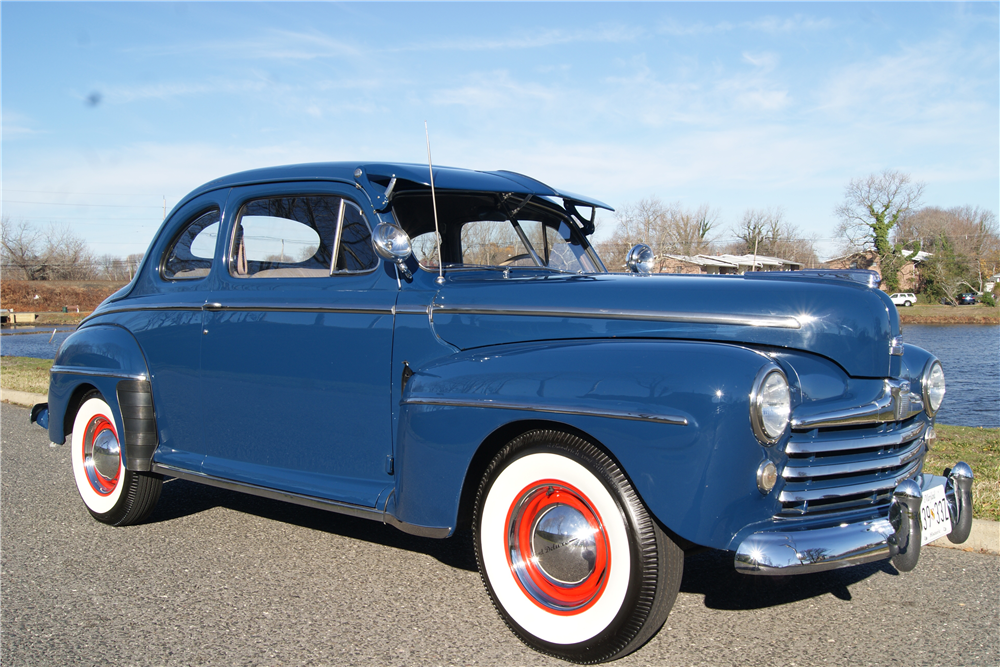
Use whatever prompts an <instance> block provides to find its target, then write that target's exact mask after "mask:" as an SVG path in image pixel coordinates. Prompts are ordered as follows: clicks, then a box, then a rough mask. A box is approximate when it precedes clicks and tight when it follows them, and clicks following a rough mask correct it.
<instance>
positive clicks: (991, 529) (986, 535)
mask: <svg viewBox="0 0 1000 667" xmlns="http://www.w3.org/2000/svg"><path fill="white" fill-rule="evenodd" d="M927 546H930V547H946V548H948V549H961V550H962V551H979V552H983V551H985V552H988V553H991V554H998V555H1000V521H988V520H987V519H973V520H972V532H971V533H969V539H967V540H966V541H965V542H963V543H962V544H952V543H951V542H950V541H948V538H947V537H942V538H941V539H939V540H934V541H933V542H931V543H930V544H928V545H927Z"/></svg>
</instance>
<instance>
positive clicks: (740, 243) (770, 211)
mask: <svg viewBox="0 0 1000 667" xmlns="http://www.w3.org/2000/svg"><path fill="white" fill-rule="evenodd" d="M733 235H734V236H735V237H736V239H737V240H736V242H735V243H734V244H731V245H730V246H729V247H728V248H727V250H728V251H729V252H731V253H732V254H734V255H749V254H756V255H764V256H768V257H780V258H781V259H787V260H790V261H793V262H797V263H799V264H802V265H803V266H807V267H814V266H817V265H818V259H817V257H816V250H815V245H814V242H813V240H812V239H808V238H805V237H804V236H803V235H802V232H801V231H800V230H799V229H798V228H797V227H796V226H795V225H793V224H791V223H790V222H788V221H786V220H785V212H784V210H783V209H781V208H780V207H774V208H766V209H747V210H746V211H744V212H743V217H742V218H740V221H739V222H738V223H736V225H735V227H734V229H733Z"/></svg>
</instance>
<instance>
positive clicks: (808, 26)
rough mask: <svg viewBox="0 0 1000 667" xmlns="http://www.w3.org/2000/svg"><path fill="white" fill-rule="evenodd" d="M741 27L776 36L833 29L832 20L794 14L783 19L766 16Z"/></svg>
mask: <svg viewBox="0 0 1000 667" xmlns="http://www.w3.org/2000/svg"><path fill="white" fill-rule="evenodd" d="M741 26H742V27H744V28H746V29H748V30H755V31H760V32H767V33H772V34H777V33H791V32H807V31H813V30H829V29H831V28H833V27H834V23H833V21H832V20H830V19H827V18H824V19H814V18H810V17H808V16H801V15H798V14H796V15H795V16H791V17H788V18H784V19H783V18H779V17H776V16H766V17H764V18H761V19H758V20H756V21H749V22H746V23H743V24H741Z"/></svg>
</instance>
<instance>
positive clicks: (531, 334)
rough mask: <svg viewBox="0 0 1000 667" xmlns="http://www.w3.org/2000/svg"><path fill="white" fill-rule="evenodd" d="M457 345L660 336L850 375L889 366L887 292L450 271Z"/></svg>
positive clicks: (812, 281)
mask: <svg viewBox="0 0 1000 667" xmlns="http://www.w3.org/2000/svg"><path fill="white" fill-rule="evenodd" d="M431 319H432V322H433V326H434V330H435V333H436V334H437V336H439V337H440V338H441V339H442V340H444V341H446V342H447V343H449V344H451V345H454V346H456V347H458V348H460V349H470V348H479V347H485V346H490V345H499V344H505V343H515V342H527V341H543V340H556V339H560V340H563V339H592V338H668V339H687V340H710V341H719V342H727V343H739V344H747V345H753V346H773V347H778V348H786V349H797V350H803V351H807V352H812V353H815V354H819V355H822V356H824V357H827V358H829V359H831V360H833V361H835V362H836V363H837V364H839V365H840V366H841V367H842V368H843V369H844V370H845V371H846V372H847V373H848V374H849V375H851V376H855V377H886V376H890V375H892V373H893V370H894V369H893V367H892V365H891V359H892V357H891V355H890V346H891V344H892V341H893V339H894V338H895V337H897V336H899V317H898V315H897V313H896V309H895V307H894V306H893V305H892V303H891V301H889V297H888V295H886V294H884V293H883V292H881V291H880V290H878V289H873V288H870V287H867V286H864V285H861V284H857V283H853V282H849V281H843V280H837V279H828V278H821V277H814V276H810V275H808V274H802V273H795V272H785V273H757V274H748V275H746V276H686V275H647V276H642V275H625V274H607V275H573V276H569V275H564V274H557V275H544V276H540V275H538V274H532V275H526V276H524V277H517V275H516V272H512V274H511V275H510V276H509V277H503V274H500V273H496V274H487V275H484V273H483V272H470V273H462V272H454V273H452V274H450V275H448V277H447V280H446V283H445V284H444V285H443V286H441V288H440V290H439V291H438V292H437V294H436V295H435V298H434V301H433V304H432V318H431Z"/></svg>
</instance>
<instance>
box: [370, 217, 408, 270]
mask: <svg viewBox="0 0 1000 667" xmlns="http://www.w3.org/2000/svg"><path fill="white" fill-rule="evenodd" d="M372 246H374V248H375V253H376V254H378V256H379V257H381V258H382V259H385V260H388V261H390V262H394V263H395V264H396V266H397V267H398V268H399V271H400V272H401V273H402V274H403V275H404V276H406V279H407V280H409V279H410V278H412V277H413V274H412V273H410V269H409V268H408V267H407V266H406V260H407V259H409V258H410V255H411V254H413V250H412V249H411V248H410V237H409V236H408V235H407V234H406V232H404V231H403V230H402V229H400V228H399V227H397V226H396V225H390V224H388V223H386V222H380V223H379V224H378V225H376V226H375V233H374V234H372Z"/></svg>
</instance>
